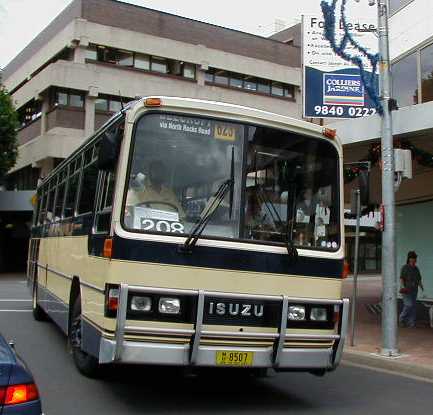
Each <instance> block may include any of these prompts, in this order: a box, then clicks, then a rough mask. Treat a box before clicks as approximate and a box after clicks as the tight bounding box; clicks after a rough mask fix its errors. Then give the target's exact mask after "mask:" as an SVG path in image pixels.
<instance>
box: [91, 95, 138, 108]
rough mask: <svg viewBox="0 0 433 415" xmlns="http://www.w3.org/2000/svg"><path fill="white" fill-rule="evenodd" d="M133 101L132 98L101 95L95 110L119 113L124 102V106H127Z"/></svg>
mask: <svg viewBox="0 0 433 415" xmlns="http://www.w3.org/2000/svg"><path fill="white" fill-rule="evenodd" d="M132 100H133V99H132V98H124V97H122V98H120V97H113V96H110V95H100V96H99V97H98V98H97V99H96V101H95V110H96V111H103V112H107V111H110V112H119V111H120V110H121V109H122V102H123V104H127V103H128V102H129V101H132Z"/></svg>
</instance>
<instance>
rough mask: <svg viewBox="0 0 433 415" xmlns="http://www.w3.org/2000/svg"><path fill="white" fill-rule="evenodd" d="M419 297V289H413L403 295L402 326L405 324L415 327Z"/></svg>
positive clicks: (400, 319)
mask: <svg viewBox="0 0 433 415" xmlns="http://www.w3.org/2000/svg"><path fill="white" fill-rule="evenodd" d="M417 296H418V288H414V289H412V291H411V292H410V293H408V294H403V310H402V311H401V314H400V318H399V321H400V324H405V325H407V326H408V327H415V322H416V298H417Z"/></svg>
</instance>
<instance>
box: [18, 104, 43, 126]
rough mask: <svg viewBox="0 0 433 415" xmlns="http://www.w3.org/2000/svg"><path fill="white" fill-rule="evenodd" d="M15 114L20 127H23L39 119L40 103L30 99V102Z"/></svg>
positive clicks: (40, 113) (40, 112)
mask: <svg viewBox="0 0 433 415" xmlns="http://www.w3.org/2000/svg"><path fill="white" fill-rule="evenodd" d="M17 112H18V120H19V122H20V126H21V127H25V126H27V125H29V124H31V123H32V122H33V121H36V120H37V119H39V118H40V117H41V115H42V102H41V101H39V100H35V99H32V100H31V101H30V102H28V103H27V104H25V105H24V106H23V107H21V108H20V109H19V110H18V111H17Z"/></svg>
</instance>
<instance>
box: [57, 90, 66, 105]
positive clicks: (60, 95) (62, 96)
mask: <svg viewBox="0 0 433 415" xmlns="http://www.w3.org/2000/svg"><path fill="white" fill-rule="evenodd" d="M56 104H58V105H65V106H66V105H68V94H67V93H66V92H57V100H56Z"/></svg>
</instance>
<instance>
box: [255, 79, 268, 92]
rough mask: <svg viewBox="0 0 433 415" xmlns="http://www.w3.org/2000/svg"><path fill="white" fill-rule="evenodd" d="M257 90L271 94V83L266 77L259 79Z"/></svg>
mask: <svg viewBox="0 0 433 415" xmlns="http://www.w3.org/2000/svg"><path fill="white" fill-rule="evenodd" d="M257 91H258V92H261V93H262V94H270V93H271V83H270V82H269V81H266V80H265V79H261V80H259V82H257Z"/></svg>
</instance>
